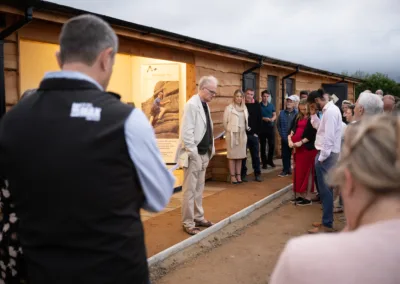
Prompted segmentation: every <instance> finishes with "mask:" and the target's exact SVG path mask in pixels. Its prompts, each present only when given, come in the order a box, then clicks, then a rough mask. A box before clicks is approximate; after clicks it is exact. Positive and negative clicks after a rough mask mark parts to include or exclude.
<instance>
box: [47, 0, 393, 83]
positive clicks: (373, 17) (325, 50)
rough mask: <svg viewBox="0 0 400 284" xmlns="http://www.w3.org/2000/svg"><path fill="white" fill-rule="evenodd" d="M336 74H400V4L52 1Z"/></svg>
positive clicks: (373, 0) (383, 0)
mask: <svg viewBox="0 0 400 284" xmlns="http://www.w3.org/2000/svg"><path fill="white" fill-rule="evenodd" d="M51 2H55V3H59V4H63V5H68V6H73V7H76V8H79V9H83V10H87V11H91V12H95V13H99V14H104V15H108V16H111V17H115V18H120V19H123V20H126V21H130V22H134V23H137V24H142V25H146V26H151V27H156V28H160V29H164V30H168V31H172V32H176V33H180V34H184V35H187V36H190V37H194V38H199V39H203V40H207V41H211V42H215V43H219V44H224V45H229V46H234V47H239V48H243V49H247V50H249V51H252V52H256V53H260V54H263V55H266V56H271V57H276V58H280V59H283V60H288V61H293V62H297V63H301V64H305V65H310V66H313V67H316V68H322V69H326V70H330V71H334V72H341V71H343V70H347V71H350V72H351V71H356V70H358V69H361V70H364V71H367V72H383V73H389V74H390V75H392V76H394V77H397V76H400V68H399V66H400V56H399V55H398V54H399V50H400V17H399V12H400V1H399V0H336V1H331V0H247V1H243V0H241V1H239V0H230V1H229V0H218V1H212V0H203V1H193V0H169V1H163V0H146V1H143V0H130V1H128V0H113V1H112V4H111V1H107V0H86V1H80V0H79V1H72V0H53V1H51Z"/></svg>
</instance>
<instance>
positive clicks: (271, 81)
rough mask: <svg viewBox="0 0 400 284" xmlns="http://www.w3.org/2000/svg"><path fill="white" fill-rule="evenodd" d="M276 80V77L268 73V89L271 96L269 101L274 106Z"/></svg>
mask: <svg viewBox="0 0 400 284" xmlns="http://www.w3.org/2000/svg"><path fill="white" fill-rule="evenodd" d="M276 82H277V77H276V76H272V75H269V76H268V83H267V84H268V91H269V92H270V94H271V96H272V98H271V103H272V104H273V105H274V106H275V108H276V98H277V95H278V94H277V92H276Z"/></svg>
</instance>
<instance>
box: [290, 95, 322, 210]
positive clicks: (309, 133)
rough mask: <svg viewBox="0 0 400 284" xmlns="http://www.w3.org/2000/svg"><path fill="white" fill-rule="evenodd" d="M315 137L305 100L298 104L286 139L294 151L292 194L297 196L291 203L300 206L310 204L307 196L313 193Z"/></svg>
mask: <svg viewBox="0 0 400 284" xmlns="http://www.w3.org/2000/svg"><path fill="white" fill-rule="evenodd" d="M316 135H317V130H316V129H315V128H314V127H313V126H312V124H311V117H310V111H309V109H308V104H307V99H303V100H301V101H300V103H299V113H298V114H297V117H296V119H295V121H294V123H293V126H292V129H291V132H290V135H289V137H288V141H289V147H290V148H294V149H295V150H294V152H295V153H294V163H295V167H294V170H295V174H294V177H293V179H294V180H293V185H294V192H296V193H298V194H299V196H298V197H297V198H295V199H293V200H292V202H293V203H297V205H300V206H307V205H311V204H312V202H311V199H310V196H309V194H310V192H313V191H314V176H315V166H314V161H315V156H316V155H317V150H316V149H315V146H314V143H315V138H316Z"/></svg>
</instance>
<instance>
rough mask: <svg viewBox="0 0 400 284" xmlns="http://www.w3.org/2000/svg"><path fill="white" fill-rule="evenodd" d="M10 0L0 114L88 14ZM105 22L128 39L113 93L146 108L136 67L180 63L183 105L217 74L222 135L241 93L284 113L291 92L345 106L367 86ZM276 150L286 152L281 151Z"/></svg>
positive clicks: (35, 80)
mask: <svg viewBox="0 0 400 284" xmlns="http://www.w3.org/2000/svg"><path fill="white" fill-rule="evenodd" d="M3 2H7V3H9V4H0V31H1V32H0V55H3V54H4V57H1V56H0V115H2V114H3V113H4V111H5V110H6V109H7V110H8V109H9V108H11V107H12V106H13V105H15V104H16V103H17V102H18V100H19V98H20V96H21V94H22V93H23V92H24V91H25V90H26V89H28V88H35V87H37V85H38V84H39V82H40V79H41V78H42V76H43V74H44V72H45V71H51V70H53V69H57V66H56V64H55V57H54V52H55V51H56V50H57V48H58V46H57V44H58V36H59V33H60V29H61V26H62V24H63V23H64V22H66V21H67V20H68V19H69V18H71V17H73V16H75V15H78V14H82V13H85V11H81V10H77V9H74V8H70V7H65V6H60V5H57V4H54V3H50V2H46V1H39V0H25V1H15V0H14V1H9V2H8V1H2V3H3ZM20 2H23V4H21V3H20ZM16 3H20V4H16ZM101 17H102V18H103V19H105V20H106V21H107V22H109V23H110V24H111V25H112V27H113V28H114V30H115V32H116V33H117V34H118V36H119V40H120V49H119V53H118V56H117V60H116V66H115V68H114V70H115V72H114V75H113V78H112V79H111V83H110V89H111V91H115V92H118V93H120V94H121V95H122V100H124V101H126V102H135V104H136V105H140V102H141V101H140V100H139V99H138V100H139V104H138V103H137V102H136V101H135V100H136V99H137V98H136V97H135V96H137V94H138V93H140V92H141V91H142V90H143V87H140V88H139V87H138V86H139V85H141V84H142V83H141V82H139V81H140V80H141V79H140V78H144V77H143V74H142V75H140V74H139V73H140V72H142V73H144V72H145V71H143V70H142V71H140V69H137V68H136V67H135V66H139V65H140V64H142V66H143V64H147V65H145V66H146V68H147V71H148V70H149V69H152V67H151V64H169V63H168V62H172V63H173V64H175V65H177V66H179V76H178V77H179V78H178V79H177V80H179V86H180V95H181V99H180V104H181V106H182V105H183V104H184V103H185V101H186V100H187V99H189V98H190V96H192V95H193V94H195V93H196V86H197V82H198V81H199V79H200V77H201V76H203V75H214V76H215V77H217V78H218V80H219V90H218V96H217V97H216V98H215V99H214V100H213V101H212V102H211V103H210V108H211V112H212V118H213V122H214V129H215V131H214V134H215V135H218V134H219V133H221V132H222V131H223V127H222V116H223V111H224V108H225V107H226V106H227V105H228V104H229V103H230V102H231V100H232V95H233V92H234V90H236V89H244V88H247V87H252V88H254V89H255V91H256V95H257V97H258V98H259V96H260V94H261V91H262V90H264V89H268V90H270V91H271V93H272V97H273V102H274V104H275V106H276V108H277V110H279V109H282V107H283V103H284V96H285V95H286V94H289V95H291V94H298V93H299V92H300V91H301V90H315V89H318V88H321V87H324V88H325V89H326V90H327V91H330V92H333V93H335V94H336V95H337V96H338V97H339V98H340V99H341V100H344V99H349V100H354V93H355V84H357V83H359V82H360V81H359V80H358V79H356V78H351V77H347V76H343V75H340V74H335V73H332V72H328V71H324V70H319V69H316V68H312V67H308V66H305V65H302V64H296V63H292V62H287V61H283V60H279V59H274V58H270V57H267V56H264V55H259V54H255V53H251V52H248V51H246V50H242V49H239V48H233V47H228V46H222V45H218V44H214V43H210V42H206V41H202V40H199V39H195V38H190V37H187V36H182V35H179V34H175V33H171V32H166V31H163V30H159V29H155V28H150V27H146V26H142V25H137V24H134V23H130V22H126V21H123V20H120V19H115V18H110V17H107V16H101ZM135 62H136V63H135ZM172 63H171V65H173V64H172ZM135 64H136V65H135ZM137 64H139V65H137ZM159 66H161V65H159ZM142 69H143V68H142ZM2 71H4V72H2ZM138 72H139V73H138ZM138 74H139V75H140V76H142V77H140V76H139V75H138ZM179 114H180V115H181V112H180V113H179ZM277 136H278V135H277ZM277 140H279V139H278V138H277ZM278 142H279V141H278ZM217 146H218V150H220V153H222V154H220V155H219V156H220V161H218V158H216V159H214V160H215V161H213V163H214V164H213V163H211V165H210V170H209V177H210V176H211V175H213V176H214V178H216V179H224V175H225V174H224V170H225V169H224V168H226V164H224V163H225V162H224V160H223V156H224V154H223V150H224V142H223V140H218V141H217ZM276 148H277V152H278V153H277V154H279V147H276ZM221 157H222V160H221ZM213 167H214V170H213ZM218 168H220V170H219V169H218Z"/></svg>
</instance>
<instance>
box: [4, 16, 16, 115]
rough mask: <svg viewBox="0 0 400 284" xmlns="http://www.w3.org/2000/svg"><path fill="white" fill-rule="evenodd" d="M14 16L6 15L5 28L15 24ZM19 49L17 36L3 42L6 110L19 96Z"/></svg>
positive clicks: (14, 34) (11, 36) (13, 35)
mask: <svg viewBox="0 0 400 284" xmlns="http://www.w3.org/2000/svg"><path fill="white" fill-rule="evenodd" d="M17 20H18V18H17V17H16V16H12V15H9V14H7V15H6V26H7V27H9V26H11V25H12V24H13V23H14V22H16V21H17ZM18 70H19V48H18V35H17V33H13V34H12V35H10V36H9V37H7V38H6V39H5V41H4V77H5V86H6V110H7V111H8V110H9V109H10V108H11V107H12V106H13V105H15V104H16V103H17V102H18V100H19V96H20V90H19V72H18Z"/></svg>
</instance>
